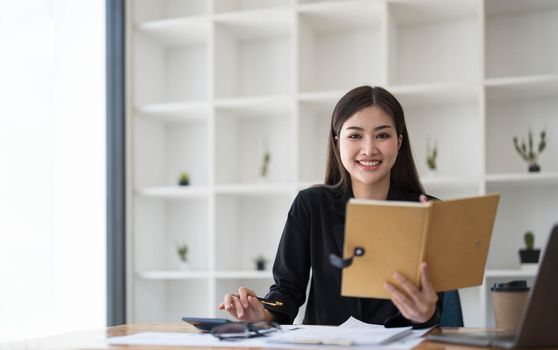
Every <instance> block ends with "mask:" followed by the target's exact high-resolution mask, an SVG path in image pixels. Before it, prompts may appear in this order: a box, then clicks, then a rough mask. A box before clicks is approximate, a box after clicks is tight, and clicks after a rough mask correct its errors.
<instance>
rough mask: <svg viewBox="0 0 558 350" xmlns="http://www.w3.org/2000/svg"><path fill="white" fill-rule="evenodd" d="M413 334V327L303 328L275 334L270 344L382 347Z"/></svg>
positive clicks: (271, 337)
mask: <svg viewBox="0 0 558 350" xmlns="http://www.w3.org/2000/svg"><path fill="white" fill-rule="evenodd" d="M410 333H411V327H404V328H384V327H374V328H368V327H330V326H303V327H301V328H298V329H294V330H292V331H289V332H284V333H278V334H273V335H271V336H269V337H268V342H273V343H289V344H323V345H342V346H351V345H381V344H387V343H390V342H392V341H394V340H397V339H400V338H402V337H404V336H406V335H408V334H410Z"/></svg>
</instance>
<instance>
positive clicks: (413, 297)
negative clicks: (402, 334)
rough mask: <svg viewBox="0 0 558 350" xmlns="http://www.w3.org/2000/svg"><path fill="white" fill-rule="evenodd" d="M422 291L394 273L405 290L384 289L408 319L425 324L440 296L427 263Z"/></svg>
mask: <svg viewBox="0 0 558 350" xmlns="http://www.w3.org/2000/svg"><path fill="white" fill-rule="evenodd" d="M427 201H428V198H427V197H426V196H425V195H421V196H420V202H421V203H424V202H427ZM420 272H421V274H420V289H419V288H417V287H416V286H415V285H414V284H413V283H411V281H409V280H408V279H406V278H405V276H403V275H401V274H400V273H397V272H396V273H394V274H393V279H395V280H396V281H397V282H398V283H399V284H400V285H401V288H402V289H403V290H402V291H400V290H399V289H397V288H396V287H395V286H394V285H393V284H391V283H389V282H386V283H385V284H384V288H385V289H387V291H388V292H390V294H391V301H392V302H393V304H395V306H396V307H397V308H398V309H399V311H400V312H401V314H402V315H403V316H405V318H406V319H408V320H411V321H412V322H415V323H424V322H426V321H428V320H430V319H431V318H432V316H433V315H434V312H435V311H436V303H437V302H438V295H437V294H436V292H435V291H434V288H433V287H432V282H431V281H430V275H429V274H428V268H427V266H426V263H422V264H421V266H420Z"/></svg>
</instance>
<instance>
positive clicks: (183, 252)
mask: <svg viewBox="0 0 558 350" xmlns="http://www.w3.org/2000/svg"><path fill="white" fill-rule="evenodd" d="M176 253H177V254H178V258H179V259H180V268H181V269H182V270H187V269H188V245H187V244H186V243H184V244H177V245H176Z"/></svg>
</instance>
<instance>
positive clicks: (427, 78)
mask: <svg viewBox="0 0 558 350" xmlns="http://www.w3.org/2000/svg"><path fill="white" fill-rule="evenodd" d="M480 17H481V16H480V8H479V5H478V3H477V2H474V1H462V2H448V1H437V0H431V1H420V2H419V1H412V0H401V1H392V2H389V3H388V62H389V64H390V65H389V69H388V71H389V79H388V81H389V84H390V85H395V84H397V85H399V84H429V83H439V82H465V81H479V80H480V79H481V76H480V74H479V73H480V72H481V71H482V70H481V60H480V59H479V57H480V28H481V20H480Z"/></svg>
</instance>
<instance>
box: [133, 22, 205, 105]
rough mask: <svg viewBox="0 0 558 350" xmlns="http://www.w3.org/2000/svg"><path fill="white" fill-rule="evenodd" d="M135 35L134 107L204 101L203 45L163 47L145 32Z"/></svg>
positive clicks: (188, 44) (187, 44)
mask: <svg viewBox="0 0 558 350" xmlns="http://www.w3.org/2000/svg"><path fill="white" fill-rule="evenodd" d="M136 33H137V34H136V35H135V36H134V38H133V65H132V66H133V68H132V69H133V75H134V78H135V79H134V81H133V83H134V88H133V91H132V92H133V99H134V105H136V106H142V105H147V104H161V103H169V102H170V103H182V102H193V101H200V100H207V99H208V96H209V91H208V80H209V79H208V77H209V71H208V67H209V66H208V63H207V62H208V46H207V42H204V43H200V44H197V43H196V44H192V43H188V42H186V43H183V45H181V46H166V45H165V43H164V42H161V41H158V40H156V39H154V38H153V37H152V36H150V35H146V34H145V32H136ZM145 82H148V83H145Z"/></svg>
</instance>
